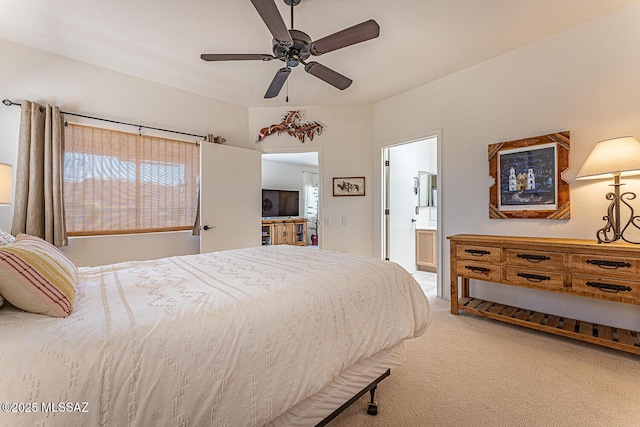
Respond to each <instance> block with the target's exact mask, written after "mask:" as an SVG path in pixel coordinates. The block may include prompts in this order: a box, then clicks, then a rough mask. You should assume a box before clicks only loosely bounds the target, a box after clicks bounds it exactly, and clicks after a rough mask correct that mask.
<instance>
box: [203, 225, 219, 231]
mask: <svg viewBox="0 0 640 427" xmlns="http://www.w3.org/2000/svg"><path fill="white" fill-rule="evenodd" d="M202 228H204V229H205V231H206V230H210V229H212V228H216V227H215V225H214V226H213V227H209V226H208V225H205V226H204V227H202Z"/></svg>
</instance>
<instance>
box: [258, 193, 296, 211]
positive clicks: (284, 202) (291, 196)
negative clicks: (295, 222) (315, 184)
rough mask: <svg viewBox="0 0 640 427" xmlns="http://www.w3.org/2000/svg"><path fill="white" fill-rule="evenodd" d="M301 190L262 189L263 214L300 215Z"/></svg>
mask: <svg viewBox="0 0 640 427" xmlns="http://www.w3.org/2000/svg"><path fill="white" fill-rule="evenodd" d="M299 206H300V192H299V191H295V190H267V189H264V188H263V189H262V216H263V217H271V216H298V215H300V210H299Z"/></svg>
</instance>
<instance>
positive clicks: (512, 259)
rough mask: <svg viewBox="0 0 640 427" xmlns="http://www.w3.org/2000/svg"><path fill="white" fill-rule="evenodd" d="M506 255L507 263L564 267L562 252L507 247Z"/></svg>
mask: <svg viewBox="0 0 640 427" xmlns="http://www.w3.org/2000/svg"><path fill="white" fill-rule="evenodd" d="M506 257H507V264H509V265H522V266H526V267H533V268H541V269H545V268H562V267H564V252H549V251H530V250H528V249H507V251H506Z"/></svg>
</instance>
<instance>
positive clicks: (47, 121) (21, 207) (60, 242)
mask: <svg viewBox="0 0 640 427" xmlns="http://www.w3.org/2000/svg"><path fill="white" fill-rule="evenodd" d="M63 129H64V122H63V118H62V114H61V113H60V109H59V108H58V107H52V106H50V105H47V106H46V107H43V106H41V105H39V104H36V103H34V102H30V101H23V102H22V112H21V115H20V136H19V141H18V163H17V165H16V189H15V192H16V193H15V202H14V208H13V223H12V226H11V234H13V235H14V236H15V235H17V234H18V233H26V234H30V235H32V236H37V237H41V238H43V239H45V240H46V241H48V242H49V243H52V244H53V245H55V246H66V245H67V244H68V239H67V231H66V227H65V218H64V204H63V192H62V184H63V170H64V169H63V168H64V137H63V135H64V132H63Z"/></svg>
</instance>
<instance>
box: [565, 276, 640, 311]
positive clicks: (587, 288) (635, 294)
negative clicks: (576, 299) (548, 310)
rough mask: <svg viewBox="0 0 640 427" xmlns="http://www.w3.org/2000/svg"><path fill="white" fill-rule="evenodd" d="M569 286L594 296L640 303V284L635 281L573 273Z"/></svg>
mask: <svg viewBox="0 0 640 427" xmlns="http://www.w3.org/2000/svg"><path fill="white" fill-rule="evenodd" d="M571 288H572V289H573V290H574V291H576V292H579V293H584V294H588V296H593V297H596V298H601V299H613V300H624V301H626V302H634V303H635V304H640V285H638V283H635V282H629V281H626V280H619V279H610V278H604V277H595V276H583V275H580V274H574V275H573V276H572V277H571Z"/></svg>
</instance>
